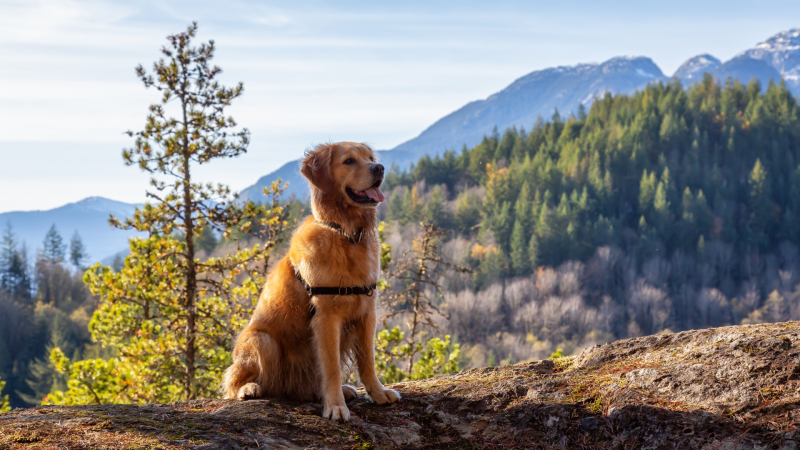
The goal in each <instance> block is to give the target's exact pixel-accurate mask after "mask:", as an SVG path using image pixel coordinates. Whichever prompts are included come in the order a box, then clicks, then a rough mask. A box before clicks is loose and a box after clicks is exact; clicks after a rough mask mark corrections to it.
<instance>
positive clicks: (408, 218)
mask: <svg viewBox="0 0 800 450" xmlns="http://www.w3.org/2000/svg"><path fill="white" fill-rule="evenodd" d="M423 208H424V205H423V204H422V199H421V198H420V196H419V190H418V189H417V187H416V186H414V187H412V188H411V189H408V190H406V193H405V195H403V213H402V219H401V220H400V223H401V224H402V225H405V224H407V223H409V222H411V223H416V222H419V221H420V220H421V219H422V213H423Z"/></svg>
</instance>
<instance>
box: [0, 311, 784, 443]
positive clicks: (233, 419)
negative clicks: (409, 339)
mask: <svg viewBox="0 0 800 450" xmlns="http://www.w3.org/2000/svg"><path fill="white" fill-rule="evenodd" d="M393 387H395V388H396V389H398V390H400V391H401V393H402V394H403V400H402V401H401V403H398V404H394V405H390V406H377V405H374V404H372V403H371V402H370V401H369V400H368V399H367V398H365V397H364V396H363V395H362V396H359V397H358V398H356V399H354V400H351V401H350V402H349V406H350V410H351V412H352V420H351V421H350V422H348V423H345V424H339V423H335V422H331V421H329V420H326V419H323V418H322V417H320V412H321V411H320V406H319V405H318V404H299V403H291V402H285V401H278V400H271V399H265V400H254V401H247V402H238V401H223V400H203V401H194V402H188V403H179V404H171V405H147V406H129V405H100V406H80V407H39V408H32V409H25V410H16V411H12V412H10V413H7V414H4V415H0V449H7V448H165V449H166V448H170V449H174V448H202V449H212V448H262V449H270V448H272V449H299V448H347V449H370V448H375V449H394V448H401V449H402V448H453V449H456V448H485V449H500V448H516V449H523V448H539V449H568V448H569V449H572V448H575V449H601V448H602V449H606V448H609V449H740V450H742V449H787V450H788V449H797V448H798V441H800V432H798V431H797V429H798V423H800V409H798V407H800V391H799V390H798V388H800V322H790V323H778V324H763V325H751V326H736V327H724V328H717V329H709V330H697V331H685V332H681V333H674V334H662V335H655V336H648V337H642V338H634V339H625V340H621V341H617V342H614V343H611V344H606V345H603V346H598V347H594V348H590V349H587V350H585V351H584V352H583V353H581V354H580V355H578V356H575V357H570V358H560V359H556V360H547V361H536V362H531V363H523V364H516V365H512V366H505V367H499V368H484V369H473V370H469V371H463V372H459V373H456V374H452V375H448V376H442V377H436V378H431V379H428V380H423V381H414V382H408V383H400V384H397V385H394V386H393Z"/></svg>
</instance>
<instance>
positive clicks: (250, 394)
mask: <svg viewBox="0 0 800 450" xmlns="http://www.w3.org/2000/svg"><path fill="white" fill-rule="evenodd" d="M258 397H261V386H259V385H258V384H257V383H247V384H245V385H244V386H242V387H240V388H239V393H238V394H237V395H236V398H238V399H239V400H249V399H251V398H258Z"/></svg>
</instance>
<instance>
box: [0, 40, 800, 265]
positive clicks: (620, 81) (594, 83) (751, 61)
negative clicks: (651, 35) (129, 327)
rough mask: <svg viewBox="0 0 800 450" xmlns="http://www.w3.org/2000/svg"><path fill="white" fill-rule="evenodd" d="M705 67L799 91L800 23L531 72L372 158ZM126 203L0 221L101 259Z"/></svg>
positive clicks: (117, 234)
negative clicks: (79, 242)
mask: <svg viewBox="0 0 800 450" xmlns="http://www.w3.org/2000/svg"><path fill="white" fill-rule="evenodd" d="M705 72H709V73H711V74H712V75H713V76H714V77H715V78H716V79H717V80H720V81H723V82H724V81H725V80H726V79H727V78H728V77H731V78H736V79H739V80H740V81H741V82H743V83H747V82H748V81H749V80H750V79H751V78H758V79H759V80H760V81H761V84H762V87H766V86H767V83H768V82H769V80H770V79H772V80H775V81H776V82H777V81H778V80H779V79H780V78H783V79H784V80H785V82H786V84H787V86H788V87H789V88H790V89H791V90H792V92H794V94H795V95H796V96H800V27H797V28H793V29H791V30H788V31H783V32H781V33H778V34H776V35H774V36H772V37H770V38H769V39H767V40H765V41H764V42H762V43H759V44H758V45H756V46H755V47H753V48H751V49H747V50H744V51H742V52H741V53H739V54H738V55H736V56H735V57H733V58H731V59H730V60H728V61H726V62H722V61H720V60H719V59H717V58H715V57H714V56H712V55H708V54H702V55H698V56H694V57H692V58H690V59H688V60H687V61H686V62H685V63H684V64H683V65H681V66H680V67H679V68H678V70H676V72H675V73H674V74H673V75H672V77H667V76H666V75H665V74H664V73H663V72H662V71H661V69H660V68H659V67H658V66H657V65H656V64H655V63H654V62H653V61H652V60H651V59H650V58H647V57H642V56H639V57H632V56H622V57H616V58H612V59H610V60H608V61H605V62H603V63H599V64H594V63H592V64H578V65H575V66H562V67H554V68H548V69H544V70H538V71H534V72H531V73H529V74H527V75H525V76H523V77H521V78H519V79H517V80H515V81H514V82H513V83H511V84H510V85H509V86H508V87H506V88H505V89H503V90H501V91H500V92H497V93H495V94H492V95H490V96H489V97H487V98H486V99H484V100H476V101H472V102H469V103H467V104H466V105H464V106H463V107H462V108H460V109H458V110H456V111H454V112H452V113H450V114H448V115H447V116H445V117H443V118H441V119H439V120H438V121H436V122H435V123H434V124H432V125H431V126H430V127H428V128H427V129H425V130H424V131H423V132H422V133H420V135H419V136H417V137H415V138H413V139H410V140H408V141H406V142H404V143H402V144H400V145H398V146H397V147H395V148H394V149H391V150H385V151H380V152H379V158H380V160H381V162H383V163H384V164H386V165H391V164H392V163H396V164H398V165H399V166H401V167H406V166H408V165H409V164H410V163H412V162H415V161H417V160H418V159H419V158H420V157H421V156H424V155H425V154H430V155H438V154H441V153H443V152H444V151H445V150H447V149H456V150H460V149H461V147H462V146H463V145H467V146H472V145H474V144H476V143H478V142H479V141H480V140H481V138H482V137H483V136H484V135H485V134H488V133H491V132H492V129H493V128H494V127H497V129H498V130H500V131H502V130H503V129H504V128H506V127H510V126H517V127H518V128H519V127H524V128H526V129H530V127H531V126H532V125H533V123H534V122H535V121H536V119H537V117H538V116H542V117H543V118H549V117H551V116H552V115H553V113H554V112H555V111H556V110H558V111H559V113H560V114H561V115H562V116H564V115H568V114H570V113H575V112H577V110H578V108H579V106H580V105H584V106H585V107H586V108H588V107H589V106H590V105H591V102H592V100H593V99H594V98H595V97H596V96H602V95H604V94H605V93H606V92H610V93H613V94H628V93H632V92H634V91H635V90H637V89H641V88H643V87H644V86H646V85H647V84H648V83H653V82H659V81H664V82H669V81H671V79H672V78H673V77H674V78H677V79H679V80H680V81H681V83H682V84H684V85H685V86H686V85H690V84H693V83H695V82H698V81H699V80H701V79H702V77H703V73H705ZM298 168H299V165H298V161H292V162H289V163H286V164H285V165H284V166H282V167H281V168H280V169H278V170H276V171H274V172H272V173H270V174H267V175H265V176H263V177H261V178H260V179H259V180H258V181H257V182H256V183H255V184H254V185H252V186H250V187H248V188H246V189H244V190H243V191H242V192H241V196H242V197H243V198H250V199H254V200H258V199H260V198H261V190H262V188H263V187H265V186H268V185H269V184H270V183H271V182H272V181H273V180H275V179H277V178H281V179H282V180H284V181H288V182H289V189H288V191H287V195H292V194H294V195H297V196H298V197H301V198H302V197H303V196H305V195H307V183H306V181H305V180H304V179H303V178H302V176H301V175H300V174H299V173H298ZM133 207H134V205H128V204H125V203H121V202H115V201H113V200H108V199H103V198H100V197H92V198H89V199H85V200H82V201H80V202H77V203H72V204H69V205H65V206H63V207H60V208H56V209H53V210H49V211H32V212H11V213H3V214H0V224H3V223H5V222H10V223H11V224H12V225H13V226H14V228H15V229H16V231H17V233H18V236H19V238H20V240H24V241H26V242H27V243H28V246H29V248H34V247H35V246H36V245H39V243H40V242H41V240H42V238H43V237H44V233H45V232H46V231H47V229H48V228H49V227H50V226H51V224H53V223H56V226H57V227H58V228H59V229H60V230H61V232H62V234H63V235H64V237H65V239H68V238H69V236H71V235H72V233H73V232H74V231H75V230H78V231H79V233H80V234H81V235H82V236H83V238H84V242H85V244H86V246H87V247H88V249H89V253H90V254H91V256H92V257H93V259H102V258H107V257H109V256H111V255H113V254H114V253H116V252H118V251H119V250H122V249H124V248H125V240H126V239H127V238H128V237H130V236H131V235H132V234H131V233H130V232H123V231H119V230H113V229H111V228H110V227H109V226H108V225H107V219H108V214H109V213H114V214H115V215H117V216H120V217H123V216H124V215H126V214H130V212H131V211H133Z"/></svg>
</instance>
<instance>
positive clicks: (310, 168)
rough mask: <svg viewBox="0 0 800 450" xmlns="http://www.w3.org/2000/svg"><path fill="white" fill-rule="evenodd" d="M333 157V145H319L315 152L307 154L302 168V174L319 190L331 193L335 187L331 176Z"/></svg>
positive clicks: (310, 151) (311, 151)
mask: <svg viewBox="0 0 800 450" xmlns="http://www.w3.org/2000/svg"><path fill="white" fill-rule="evenodd" d="M332 155H333V145H331V144H327V145H318V146H316V147H314V149H313V150H309V151H307V152H306V154H305V156H304V157H303V163H302V165H301V166H300V173H302V174H303V176H304V177H306V178H308V181H310V182H311V184H313V185H314V186H316V187H317V189H320V190H322V191H329V190H330V189H331V188H332V187H333V177H332V175H331V158H332Z"/></svg>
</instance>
